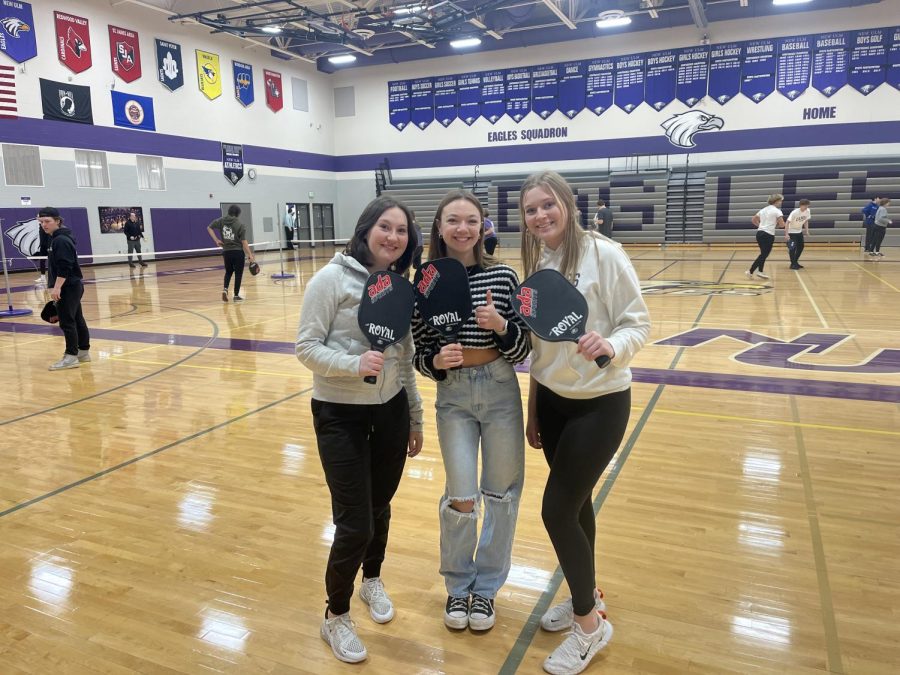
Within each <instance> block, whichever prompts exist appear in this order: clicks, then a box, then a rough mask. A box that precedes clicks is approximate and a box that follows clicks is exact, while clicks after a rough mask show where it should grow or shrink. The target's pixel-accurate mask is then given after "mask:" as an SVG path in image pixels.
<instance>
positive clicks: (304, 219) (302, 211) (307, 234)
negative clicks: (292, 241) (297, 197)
mask: <svg viewBox="0 0 900 675" xmlns="http://www.w3.org/2000/svg"><path fill="white" fill-rule="evenodd" d="M288 207H293V209H294V214H295V223H296V227H297V239H299V240H300V241H302V242H305V243H303V244H298V246H300V247H301V248H309V240H310V239H312V228H311V227H310V224H309V204H303V203H297V204H288Z"/></svg>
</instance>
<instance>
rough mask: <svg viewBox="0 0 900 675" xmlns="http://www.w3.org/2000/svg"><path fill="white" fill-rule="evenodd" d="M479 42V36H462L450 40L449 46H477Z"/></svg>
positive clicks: (456, 47) (457, 47) (459, 47)
mask: <svg viewBox="0 0 900 675" xmlns="http://www.w3.org/2000/svg"><path fill="white" fill-rule="evenodd" d="M480 44H481V38H477V37H473V38H463V39H462V40H451V41H450V46H451V47H453V48H454V49H465V48H466V47H477V46H478V45H480Z"/></svg>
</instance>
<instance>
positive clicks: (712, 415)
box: [632, 406, 900, 436]
mask: <svg viewBox="0 0 900 675" xmlns="http://www.w3.org/2000/svg"><path fill="white" fill-rule="evenodd" d="M632 410H634V411H635V412H643V410H644V409H643V408H638V407H636V406H633V407H632ZM653 412H659V413H665V414H668V415H683V416H685V417H706V418H710V419H716V420H728V421H731V422H760V423H762V424H775V425H778V426H783V427H795V428H796V427H799V428H801V429H823V430H825V431H852V432H853V433H865V434H879V435H883V436H900V431H888V430H886V429H866V428H863V427H842V426H837V425H834V424H813V423H811V422H786V421H784V420H773V419H770V418H765V419H763V418H758V417H739V416H737V415H718V414H716V413H702V412H692V411H687V410H672V409H669V408H654V409H653Z"/></svg>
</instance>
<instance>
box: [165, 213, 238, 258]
mask: <svg viewBox="0 0 900 675" xmlns="http://www.w3.org/2000/svg"><path fill="white" fill-rule="evenodd" d="M221 215H222V212H221V211H220V210H219V209H150V222H151V223H152V224H153V248H154V251H155V252H156V253H157V254H159V253H164V252H166V251H184V250H188V249H197V248H211V247H213V246H214V245H215V244H213V241H212V239H210V238H209V233H208V232H207V231H206V226H207V225H209V224H210V223H211V222H212V221H214V220H215V219H216V218H219V217H221Z"/></svg>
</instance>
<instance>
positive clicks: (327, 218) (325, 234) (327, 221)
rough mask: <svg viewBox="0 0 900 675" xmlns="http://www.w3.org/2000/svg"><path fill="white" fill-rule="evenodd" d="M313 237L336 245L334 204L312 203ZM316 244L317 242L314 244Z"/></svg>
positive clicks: (318, 240)
mask: <svg viewBox="0 0 900 675" xmlns="http://www.w3.org/2000/svg"><path fill="white" fill-rule="evenodd" d="M312 225H313V239H315V240H316V241H317V242H327V243H328V244H331V245H332V246H334V205H333V204H313V205H312ZM313 246H315V244H313Z"/></svg>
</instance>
